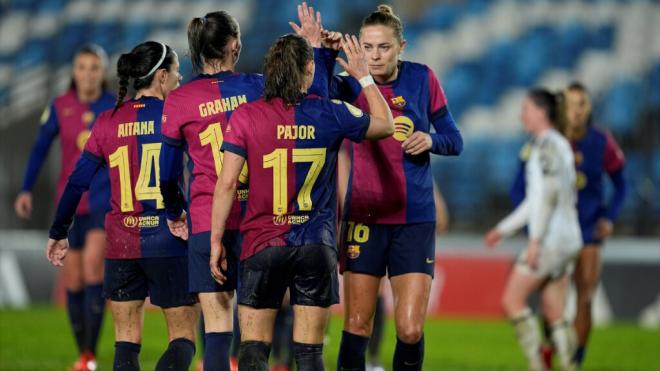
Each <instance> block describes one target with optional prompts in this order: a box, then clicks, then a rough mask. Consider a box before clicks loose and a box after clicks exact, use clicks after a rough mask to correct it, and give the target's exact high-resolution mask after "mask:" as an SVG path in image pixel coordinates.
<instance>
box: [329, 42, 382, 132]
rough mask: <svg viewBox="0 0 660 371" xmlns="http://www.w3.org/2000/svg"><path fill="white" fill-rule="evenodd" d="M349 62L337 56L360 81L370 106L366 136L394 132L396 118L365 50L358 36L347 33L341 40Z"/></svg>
mask: <svg viewBox="0 0 660 371" xmlns="http://www.w3.org/2000/svg"><path fill="white" fill-rule="evenodd" d="M341 47H342V49H343V50H344V53H346V58H347V59H348V62H346V61H345V60H343V59H342V58H337V61H338V62H339V64H340V65H341V66H342V67H343V68H344V69H345V70H346V72H348V73H349V74H350V75H351V76H353V77H354V78H355V79H356V80H358V81H359V82H360V85H361V86H362V92H363V94H364V97H365V98H366V99H367V104H368V106H369V112H370V120H369V127H368V129H367V133H366V135H365V138H367V139H381V138H386V137H389V136H390V135H392V134H394V118H393V117H392V112H391V111H390V107H389V106H388V105H387V102H386V101H385V98H383V95H382V94H381V93H380V90H378V87H377V86H376V83H375V82H374V79H373V77H371V75H370V74H369V66H368V64H367V58H366V56H365V54H364V50H363V49H362V46H361V45H360V43H359V41H358V39H357V37H355V36H351V35H346V36H345V37H344V38H343V39H342V42H341Z"/></svg>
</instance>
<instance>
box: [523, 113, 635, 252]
mask: <svg viewBox="0 0 660 371" xmlns="http://www.w3.org/2000/svg"><path fill="white" fill-rule="evenodd" d="M571 147H572V148H573V156H574V158H575V170H576V182H577V184H576V186H577V189H578V202H577V208H578V216H579V220H580V227H581V228H582V238H583V240H584V242H585V243H591V242H595V241H596V238H595V236H594V229H595V226H596V222H597V221H598V219H600V218H607V219H609V220H610V221H612V222H614V221H615V220H616V218H617V217H618V215H619V212H620V210H621V206H622V205H623V200H624V198H625V193H626V182H625V180H624V177H623V168H624V164H625V158H624V155H623V152H622V151H621V148H619V145H618V144H617V143H616V141H615V140H614V138H613V137H612V135H611V134H610V133H609V132H608V131H605V130H601V129H599V128H596V127H593V126H592V125H589V126H588V127H587V131H586V132H585V134H584V136H583V137H582V138H580V139H579V140H577V141H572V142H571ZM527 156H528V151H527V150H526V146H525V147H523V149H522V150H521V152H520V160H521V163H520V168H519V171H518V174H517V175H516V179H515V181H514V185H513V187H512V189H511V199H512V201H513V202H514V203H515V204H518V203H519V202H520V201H521V200H522V199H523V198H524V197H525V181H524V167H525V162H526V161H527ZM605 174H608V175H609V177H610V179H611V180H612V182H613V184H614V189H615V192H614V195H613V196H612V198H611V200H610V201H609V204H608V205H606V204H605V200H604V191H603V177H604V175H605Z"/></svg>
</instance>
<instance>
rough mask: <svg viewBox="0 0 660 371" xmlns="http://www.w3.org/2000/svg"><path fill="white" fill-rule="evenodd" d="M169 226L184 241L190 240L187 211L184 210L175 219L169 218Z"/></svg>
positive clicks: (171, 231)
mask: <svg viewBox="0 0 660 371" xmlns="http://www.w3.org/2000/svg"><path fill="white" fill-rule="evenodd" d="M167 227H168V228H169V229H170V233H172V234H173V235H174V236H175V237H179V238H180V239H182V240H184V241H188V235H189V233H188V223H187V221H186V212H185V211H183V212H182V213H181V215H180V216H179V217H178V218H177V219H175V220H169V219H167Z"/></svg>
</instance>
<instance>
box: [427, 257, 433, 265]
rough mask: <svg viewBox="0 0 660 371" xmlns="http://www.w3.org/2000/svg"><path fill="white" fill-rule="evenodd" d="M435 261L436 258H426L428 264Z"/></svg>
mask: <svg viewBox="0 0 660 371" xmlns="http://www.w3.org/2000/svg"><path fill="white" fill-rule="evenodd" d="M434 261H435V259H431V258H426V264H431V263H433V262H434Z"/></svg>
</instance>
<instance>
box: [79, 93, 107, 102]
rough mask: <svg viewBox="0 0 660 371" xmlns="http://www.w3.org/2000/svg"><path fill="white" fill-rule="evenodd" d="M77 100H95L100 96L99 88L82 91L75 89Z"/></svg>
mask: <svg viewBox="0 0 660 371" xmlns="http://www.w3.org/2000/svg"><path fill="white" fill-rule="evenodd" d="M76 93H77V94H78V100H79V101H81V102H83V103H91V102H95V101H96V100H97V99H99V97H100V96H101V90H92V91H82V90H76Z"/></svg>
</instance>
